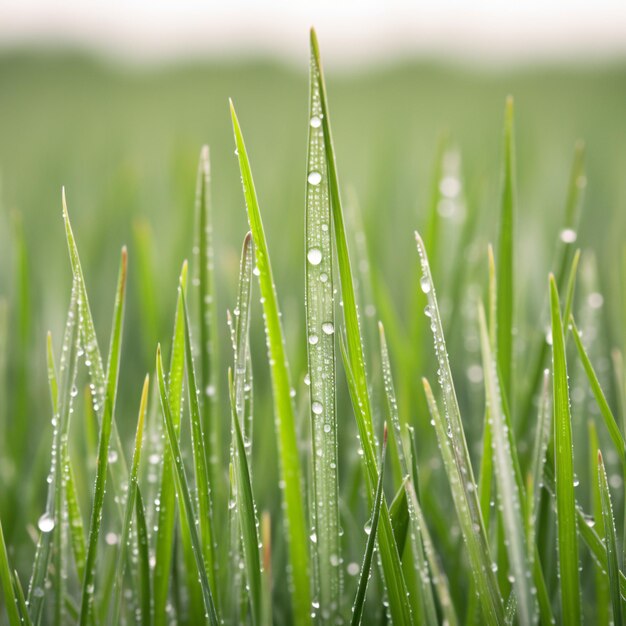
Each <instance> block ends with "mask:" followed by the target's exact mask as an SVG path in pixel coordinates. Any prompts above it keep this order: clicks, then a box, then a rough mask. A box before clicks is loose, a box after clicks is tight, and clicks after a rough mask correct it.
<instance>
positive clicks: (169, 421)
mask: <svg viewBox="0 0 626 626" xmlns="http://www.w3.org/2000/svg"><path fill="white" fill-rule="evenodd" d="M156 370H157V379H158V383H159V396H160V399H161V409H162V412H163V421H164V423H165V431H166V435H167V441H168V446H169V449H170V454H171V456H172V459H173V462H174V470H175V476H176V482H177V486H178V491H179V498H180V500H182V506H181V509H184V511H185V519H184V520H181V521H184V522H185V523H186V526H187V528H186V530H187V531H188V533H189V535H190V536H191V544H192V550H193V556H194V559H195V562H196V569H197V574H198V577H199V579H200V585H201V587H202V597H203V601H204V606H205V609H206V614H205V617H207V618H208V619H209V622H210V623H211V625H212V626H218V624H219V618H218V616H217V611H216V609H215V603H214V601H213V595H212V593H211V586H210V584H209V579H208V576H207V569H206V565H205V563H204V557H203V553H202V544H201V542H200V536H199V535H198V530H197V529H196V525H195V522H194V520H195V519H196V513H195V511H194V507H193V501H192V498H191V493H190V491H189V484H188V482H187V475H186V473H185V466H184V464H183V459H182V457H181V452H180V445H179V443H178V433H177V432H176V428H175V426H174V420H173V418H172V412H171V407H170V401H169V398H168V392H167V388H166V385H165V377H164V375H163V361H162V359H161V346H160V345H159V346H158V347H157V360H156Z"/></svg>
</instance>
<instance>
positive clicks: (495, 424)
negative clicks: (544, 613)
mask: <svg viewBox="0 0 626 626" xmlns="http://www.w3.org/2000/svg"><path fill="white" fill-rule="evenodd" d="M478 320H479V325H480V343H481V350H482V355H483V373H484V379H485V392H486V397H487V404H488V405H489V413H490V416H491V429H492V436H493V444H492V449H493V463H494V469H495V474H496V482H497V486H498V500H499V503H500V506H499V508H500V511H501V514H502V519H503V523H504V530H505V535H506V538H507V542H506V547H507V552H508V555H509V563H510V565H511V575H512V576H513V588H514V590H515V593H516V595H517V611H518V613H519V621H520V624H526V625H527V626H529V625H530V624H532V623H534V621H535V619H536V610H537V609H536V603H535V600H534V593H535V590H534V589H533V588H532V583H531V570H532V566H531V564H530V563H529V561H528V557H529V555H532V550H530V549H529V547H528V545H527V541H526V539H527V538H526V533H525V526H524V519H523V516H522V501H521V500H522V498H523V497H524V494H523V493H520V491H519V489H518V485H517V481H516V478H515V470H514V468H513V459H512V455H511V446H510V442H509V436H508V434H507V430H508V427H507V424H506V420H505V417H504V411H503V408H502V399H501V396H500V386H499V383H498V375H497V370H496V368H497V364H496V361H495V358H494V355H493V353H492V351H491V347H490V342H489V334H488V330H487V321H486V320H485V312H484V310H483V308H482V306H480V307H479V311H478Z"/></svg>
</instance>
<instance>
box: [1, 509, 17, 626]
mask: <svg viewBox="0 0 626 626" xmlns="http://www.w3.org/2000/svg"><path fill="white" fill-rule="evenodd" d="M11 579H12V577H11V568H10V566H9V557H8V555H7V547H6V545H5V543H4V534H3V532H2V521H0V582H1V583H2V591H3V593H4V606H5V610H6V614H7V618H8V620H9V624H10V626H22V620H21V618H20V612H19V609H18V606H19V602H18V599H17V597H16V595H15V593H14V591H13V583H12V580H11Z"/></svg>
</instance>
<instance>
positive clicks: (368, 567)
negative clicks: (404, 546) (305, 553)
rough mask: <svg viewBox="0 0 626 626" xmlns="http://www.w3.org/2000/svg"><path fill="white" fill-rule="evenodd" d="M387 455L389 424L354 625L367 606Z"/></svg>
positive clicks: (353, 608) (354, 610)
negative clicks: (366, 597) (366, 595)
mask: <svg viewBox="0 0 626 626" xmlns="http://www.w3.org/2000/svg"><path fill="white" fill-rule="evenodd" d="M386 456H387V424H385V432H384V434H383V451H382V453H381V457H380V472H379V474H378V484H377V485H376V496H375V498H374V510H373V511H372V517H371V519H370V522H369V524H368V526H369V535H368V537H367V543H366V544H365V555H364V557H363V565H362V566H361V576H360V578H359V586H358V588H357V592H356V597H355V599H354V605H353V606H352V621H351V624H352V626H358V625H359V624H360V623H361V618H362V616H363V607H364V606H365V594H366V592H367V583H368V582H369V579H370V570H371V568H372V557H373V556H374V546H375V545H376V535H377V533H378V520H379V518H380V506H381V503H382V501H383V499H384V497H385V496H384V494H383V480H384V477H385V457H386Z"/></svg>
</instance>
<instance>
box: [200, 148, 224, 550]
mask: <svg viewBox="0 0 626 626" xmlns="http://www.w3.org/2000/svg"><path fill="white" fill-rule="evenodd" d="M210 184H211V165H210V160H209V146H203V147H202V151H201V153H200V164H199V166H198V182H197V186H196V236H197V242H196V243H197V245H196V251H197V255H196V261H197V272H198V274H197V275H198V283H197V284H198V295H199V297H198V329H199V336H198V339H199V345H200V350H199V355H200V367H199V378H198V388H199V389H200V391H201V394H202V402H200V403H199V404H200V407H201V409H202V431H203V432H204V434H205V436H206V441H207V450H210V454H209V456H208V473H209V477H210V483H211V497H212V499H213V504H214V505H215V509H216V510H221V503H222V497H221V496H222V491H223V486H222V482H223V481H222V479H221V478H222V461H221V448H222V446H221V445H220V444H221V429H220V419H219V413H218V384H217V371H218V368H217V364H218V347H219V342H218V341H217V336H216V332H217V320H216V308H215V278H214V270H213V225H212V222H211V194H210ZM205 556H206V555H205Z"/></svg>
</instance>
